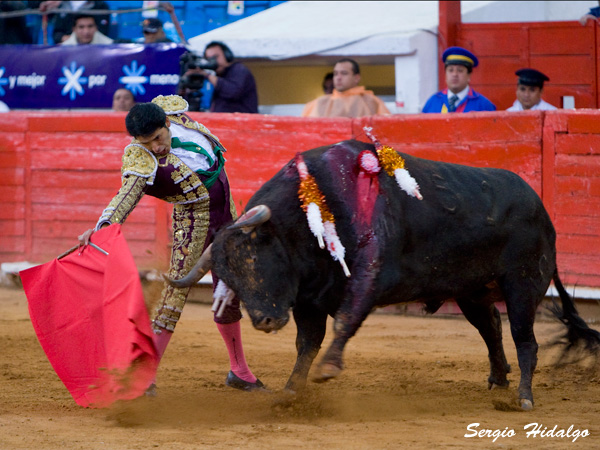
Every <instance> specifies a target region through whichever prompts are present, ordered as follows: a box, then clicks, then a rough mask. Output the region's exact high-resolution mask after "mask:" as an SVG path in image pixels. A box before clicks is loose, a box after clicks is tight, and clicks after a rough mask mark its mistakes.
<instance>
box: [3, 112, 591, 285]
mask: <svg viewBox="0 0 600 450" xmlns="http://www.w3.org/2000/svg"><path fill="white" fill-rule="evenodd" d="M191 115H192V117H194V118H195V119H197V120H199V121H200V122H202V123H204V124H205V125H206V126H207V127H208V128H209V129H211V131H212V132H213V133H215V134H216V135H218V136H219V137H220V138H221V140H222V142H223V143H224V145H225V146H226V148H227V149H228V152H227V153H226V159H227V164H226V167H227V172H228V175H229V177H230V180H231V184H232V188H233V194H234V198H235V199H236V205H237V207H238V212H239V211H241V210H242V209H243V206H244V205H245V204H246V202H247V201H248V199H249V198H250V196H251V195H252V194H253V193H254V192H255V191H256V190H257V189H258V188H259V187H260V186H261V185H262V184H263V183H264V182H265V181H267V180H268V179H269V178H270V177H271V176H272V175H273V174H275V172H276V171H277V170H279V168H281V167H282V166H283V165H284V164H285V163H286V162H287V161H289V160H290V159H291V158H292V157H293V156H294V155H295V153H296V152H298V151H303V150H307V149H310V148H314V147H317V146H320V145H325V144H331V143H335V142H338V141H340V140H344V139H350V138H357V139H361V140H365V136H364V133H363V127H364V126H366V125H368V126H372V127H373V128H374V132H375V133H376V134H377V135H378V136H379V137H380V139H381V140H382V142H385V143H386V144H388V145H391V146H392V147H394V148H396V149H397V150H399V151H402V152H406V153H409V154H412V155H415V156H419V157H423V158H428V159H434V160H440V161H448V162H454V163H461V164H467V165H472V166H487V167H500V168H505V169H509V170H513V171H514V172H516V173H518V174H519V175H521V176H522V177H523V178H524V179H525V180H526V181H527V182H528V183H529V184H530V185H531V186H532V187H533V188H534V189H535V190H536V192H538V194H539V195H540V196H541V197H542V200H543V201H544V204H545V205H546V208H547V209H548V211H549V213H550V215H551V217H552V219H553V221H554V224H555V226H556V229H557V232H558V252H559V254H558V264H559V270H560V273H561V276H562V277H563V281H565V282H566V283H567V284H569V285H577V286H580V287H592V288H598V287H600V111H595V110H575V111H566V110H559V111H552V112H540V111H533V112H523V113H507V112H490V113H469V114H456V115H441V114H426V115H423V114H421V115H397V116H388V117H383V116H378V117H368V118H361V119H346V118H340V119H306V118H296V117H277V116H266V115H250V114H202V113H192V114H191ZM128 142H129V137H128V136H127V134H126V132H125V127H124V114H123V113H113V112H106V113H51V112H49V113H27V112H15V113H9V114H2V115H0V262H14V261H25V260H27V261H31V262H45V261H48V260H50V259H51V258H53V257H55V256H56V255H58V254H60V253H62V252H63V251H64V250H66V249H68V248H70V247H71V246H73V245H75V244H76V243H77V236H78V235H79V234H80V233H82V232H83V231H85V230H86V229H88V228H90V227H92V226H93V225H94V224H95V223H96V220H97V219H98V216H99V214H100V212H101V211H102V210H103V208H104V207H105V206H106V205H107V204H108V202H109V201H110V199H111V198H112V196H113V195H114V194H115V193H116V191H117V190H118V188H119V185H120V176H119V169H120V162H121V161H120V160H121V155H122V150H123V148H124V146H125V145H126V144H127V143H128ZM170 209H171V208H170V206H169V205H166V204H164V203H163V202H160V201H157V200H155V199H152V198H144V199H143V200H142V202H141V204H140V206H139V207H138V208H137V209H136V210H135V211H134V213H133V214H132V215H131V216H130V217H129V218H128V220H127V222H126V224H125V226H124V233H125V236H126V237H127V239H128V241H129V243H130V246H131V249H132V252H133V254H134V257H135V259H136V262H137V264H138V266H139V267H140V268H157V269H164V268H165V265H166V264H167V262H168V255H169V245H170V241H169V239H170V232H169V224H170V218H169V216H170Z"/></svg>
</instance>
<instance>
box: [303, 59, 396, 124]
mask: <svg viewBox="0 0 600 450" xmlns="http://www.w3.org/2000/svg"><path fill="white" fill-rule="evenodd" d="M359 82H360V67H359V66H358V64H357V63H356V61H354V60H352V59H348V58H344V59H340V60H339V61H338V62H337V63H335V66H334V67H333V87H334V89H333V92H332V93H331V94H326V95H323V96H321V97H319V98H317V99H315V100H313V101H311V102H309V103H307V104H306V106H305V107H304V110H303V111H302V117H363V116H372V115H374V114H389V113H390V112H389V110H388V109H387V108H386V106H385V104H384V103H383V101H381V99H379V98H377V97H376V96H375V95H374V94H373V92H372V91H367V90H366V89H365V88H364V86H359V85H358V83H359Z"/></svg>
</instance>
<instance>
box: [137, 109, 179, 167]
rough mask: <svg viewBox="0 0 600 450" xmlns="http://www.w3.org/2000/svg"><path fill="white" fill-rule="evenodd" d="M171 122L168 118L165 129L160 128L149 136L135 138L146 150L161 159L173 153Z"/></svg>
mask: <svg viewBox="0 0 600 450" xmlns="http://www.w3.org/2000/svg"><path fill="white" fill-rule="evenodd" d="M170 126H171V122H170V121H169V119H168V118H167V121H166V123H165V126H164V127H160V128H159V129H157V130H156V131H154V132H153V133H150V134H149V135H148V136H135V139H136V140H137V141H138V142H139V143H140V144H142V145H143V146H144V147H145V148H146V149H148V150H150V151H151V152H152V153H154V154H155V155H156V156H157V157H159V158H161V157H163V156H165V155H166V154H168V153H169V152H170V151H171V130H170V129H169V127H170Z"/></svg>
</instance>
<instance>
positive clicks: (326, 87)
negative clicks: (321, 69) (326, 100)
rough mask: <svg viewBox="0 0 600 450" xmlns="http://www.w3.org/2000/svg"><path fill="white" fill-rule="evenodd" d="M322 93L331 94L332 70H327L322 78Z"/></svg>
mask: <svg viewBox="0 0 600 450" xmlns="http://www.w3.org/2000/svg"><path fill="white" fill-rule="evenodd" d="M322 86H323V94H325V95H327V94H333V72H328V73H327V74H326V75H325V77H324V78H323V85H322Z"/></svg>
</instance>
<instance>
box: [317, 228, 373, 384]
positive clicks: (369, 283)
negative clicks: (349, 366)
mask: <svg viewBox="0 0 600 450" xmlns="http://www.w3.org/2000/svg"><path fill="white" fill-rule="evenodd" d="M378 248H379V247H378V245H377V239H376V237H375V236H374V235H370V236H368V238H367V239H366V243H363V245H361V246H360V249H359V252H358V254H357V258H356V260H355V261H354V264H353V265H352V269H351V271H352V276H351V278H350V280H349V281H348V285H347V287H346V294H345V296H344V301H343V303H342V305H341V306H340V308H339V309H338V310H337V312H336V314H335V318H334V319H335V320H334V326H333V332H334V338H333V342H332V343H331V345H330V346H329V348H328V349H327V352H326V353H325V355H324V356H323V359H322V360H321V362H320V363H319V366H318V369H317V371H316V373H315V375H314V377H313V381H315V382H317V383H321V382H324V381H327V380H329V379H331V378H335V377H337V376H338V375H339V374H340V372H341V371H342V370H343V368H344V364H343V359H342V356H343V352H344V347H345V346H346V343H347V342H348V340H349V339H350V338H351V337H352V336H354V334H356V332H357V331H358V329H359V328H360V326H361V325H362V323H363V321H364V320H365V319H366V318H367V316H368V315H369V313H370V312H371V310H372V309H373V291H374V288H375V279H376V277H377V274H378V273H379V267H380V263H379V261H378V255H379V251H378Z"/></svg>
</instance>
